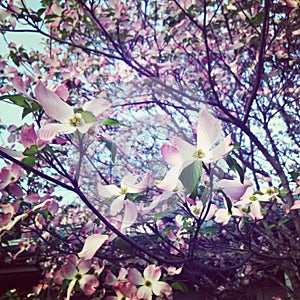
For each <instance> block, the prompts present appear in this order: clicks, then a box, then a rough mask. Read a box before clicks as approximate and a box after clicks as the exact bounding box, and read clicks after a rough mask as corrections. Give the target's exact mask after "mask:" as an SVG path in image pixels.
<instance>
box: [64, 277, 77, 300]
mask: <svg viewBox="0 0 300 300" xmlns="http://www.w3.org/2000/svg"><path fill="white" fill-rule="evenodd" d="M76 281H77V279H76V278H74V279H73V280H72V281H71V282H70V283H69V286H68V290H67V297H66V300H70V298H71V293H72V290H73V288H74V286H75V284H76Z"/></svg>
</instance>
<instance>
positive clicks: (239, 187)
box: [215, 179, 252, 201]
mask: <svg viewBox="0 0 300 300" xmlns="http://www.w3.org/2000/svg"><path fill="white" fill-rule="evenodd" d="M250 186H252V183H251V181H249V180H246V181H245V184H242V183H241V182H240V181H239V180H230V179H221V180H220V181H218V182H217V183H216V184H215V188H216V189H219V190H222V191H223V192H224V193H225V194H226V196H227V197H228V198H229V199H230V200H232V201H236V200H240V199H241V198H242V196H243V195H244V194H245V192H246V190H247V189H248V187H250Z"/></svg>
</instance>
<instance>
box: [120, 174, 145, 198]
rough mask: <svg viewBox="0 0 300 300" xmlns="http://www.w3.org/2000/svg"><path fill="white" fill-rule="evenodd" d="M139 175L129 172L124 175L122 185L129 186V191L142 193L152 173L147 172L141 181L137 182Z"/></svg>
mask: <svg viewBox="0 0 300 300" xmlns="http://www.w3.org/2000/svg"><path fill="white" fill-rule="evenodd" d="M137 178H138V176H134V175H132V174H128V175H126V176H124V177H123V179H122V183H121V187H124V188H127V192H128V193H141V192H143V191H145V190H146V189H147V188H148V186H149V183H150V181H151V174H150V173H149V172H147V173H146V175H145V177H144V178H143V179H142V180H141V181H140V182H139V183H136V181H137Z"/></svg>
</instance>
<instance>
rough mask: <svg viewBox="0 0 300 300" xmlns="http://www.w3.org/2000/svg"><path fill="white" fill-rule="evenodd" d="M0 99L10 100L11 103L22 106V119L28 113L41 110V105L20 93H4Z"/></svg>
mask: <svg viewBox="0 0 300 300" xmlns="http://www.w3.org/2000/svg"><path fill="white" fill-rule="evenodd" d="M0 100H10V101H11V102H12V103H14V104H16V105H18V106H20V107H23V108H24V109H23V113H22V119H23V118H24V117H25V116H27V115H28V114H29V113H32V112H34V111H38V110H41V106H40V105H39V104H38V103H37V102H36V101H35V100H33V99H31V98H29V97H25V96H21V95H4V96H1V97H0Z"/></svg>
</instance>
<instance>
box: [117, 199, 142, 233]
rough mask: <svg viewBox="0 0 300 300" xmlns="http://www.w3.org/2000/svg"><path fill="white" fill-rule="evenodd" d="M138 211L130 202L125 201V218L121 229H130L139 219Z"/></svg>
mask: <svg viewBox="0 0 300 300" xmlns="http://www.w3.org/2000/svg"><path fill="white" fill-rule="evenodd" d="M137 215H138V211H137V208H136V205H135V204H134V203H133V202H131V201H130V200H125V201H124V216H123V221H122V226H121V229H124V228H128V227H130V226H131V225H132V224H133V223H134V222H135V221H136V218H137Z"/></svg>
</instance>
